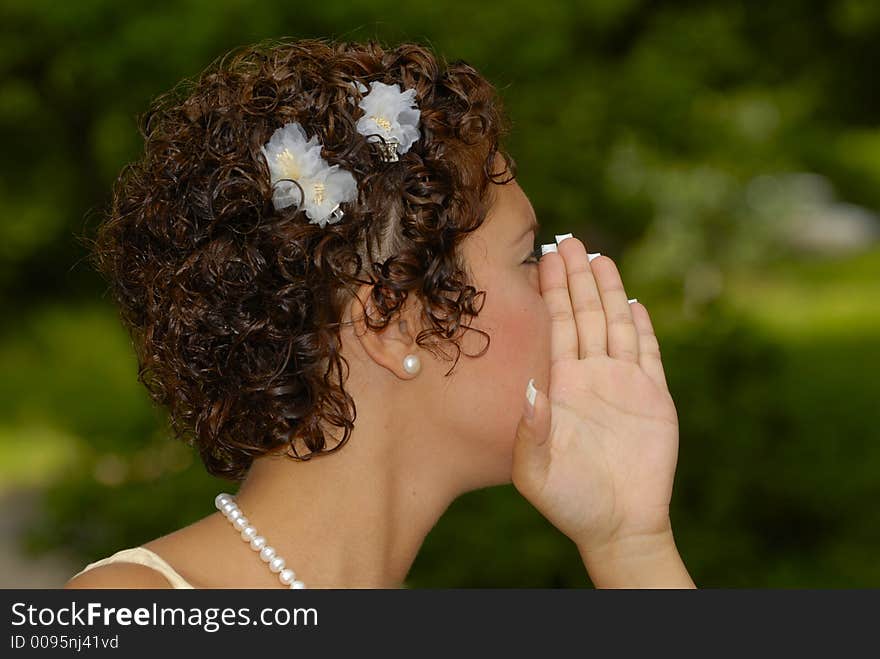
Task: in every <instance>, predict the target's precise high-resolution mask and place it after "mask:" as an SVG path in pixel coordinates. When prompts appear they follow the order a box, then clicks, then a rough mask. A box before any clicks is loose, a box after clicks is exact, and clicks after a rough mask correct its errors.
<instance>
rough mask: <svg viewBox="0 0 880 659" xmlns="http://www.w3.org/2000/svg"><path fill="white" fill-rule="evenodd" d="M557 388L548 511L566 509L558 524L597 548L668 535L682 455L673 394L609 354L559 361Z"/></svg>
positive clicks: (544, 491) (543, 485)
mask: <svg viewBox="0 0 880 659" xmlns="http://www.w3.org/2000/svg"><path fill="white" fill-rule="evenodd" d="M550 382H551V384H550V391H549V397H550V403H551V431H550V437H549V438H548V442H550V445H549V447H548V448H549V454H550V460H549V461H548V462H547V464H546V471H545V473H544V478H543V482H540V483H538V487H539V489H540V495H539V497H540V500H541V501H542V502H544V504H546V505H547V507H549V508H550V509H552V510H554V511H564V512H563V513H562V514H560V513H559V512H557V513H556V520H555V521H556V524H557V526H559V527H560V528H562V530H563V531H564V532H565V533H566V535H568V536H569V537H577V538H581V539H587V540H588V541H589V542H590V543H591V544H594V543H595V544H602V543H604V542H607V541H608V540H609V539H610V538H611V537H612V536H614V537H622V536H625V535H629V534H648V533H654V532H659V531H661V530H662V529H663V527H664V525H665V523H666V520H667V519H668V517H669V502H670V498H671V496H672V482H673V475H674V472H675V464H676V459H677V454H678V417H677V414H676V411H675V405H674V403H673V401H672V397H671V396H670V395H669V392H668V391H667V390H666V389H665V388H664V387H660V386H658V385H657V383H656V382H654V381H653V380H652V379H651V378H650V377H649V376H648V375H647V374H646V373H645V372H644V371H643V370H642V369H641V367H640V366H639V365H638V364H636V363H633V362H628V361H623V360H619V359H614V358H612V357H608V356H604V357H603V356H598V357H590V358H587V359H582V360H560V361H557V362H555V363H554V364H553V366H552V370H551V380H550ZM573 493H577V494H576V495H574V496H573ZM563 527H564V528H563Z"/></svg>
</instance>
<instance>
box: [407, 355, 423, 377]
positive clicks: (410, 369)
mask: <svg viewBox="0 0 880 659" xmlns="http://www.w3.org/2000/svg"><path fill="white" fill-rule="evenodd" d="M403 370H404V371H406V372H407V373H411V374H412V375H415V374H416V373H418V372H419V371H420V370H422V361H421V360H420V359H419V356H418V355H407V356H406V357H404V358H403Z"/></svg>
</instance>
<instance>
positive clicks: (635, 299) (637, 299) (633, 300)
mask: <svg viewBox="0 0 880 659" xmlns="http://www.w3.org/2000/svg"><path fill="white" fill-rule="evenodd" d="M638 301H639V298H637V297H634V298H633V299H632V300H627V302H629V303H630V304H632V303H633V302H638Z"/></svg>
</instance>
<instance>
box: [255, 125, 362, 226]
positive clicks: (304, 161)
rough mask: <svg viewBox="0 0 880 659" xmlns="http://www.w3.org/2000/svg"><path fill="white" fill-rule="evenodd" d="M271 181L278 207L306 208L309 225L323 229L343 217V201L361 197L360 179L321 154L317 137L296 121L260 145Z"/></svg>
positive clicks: (278, 130) (274, 200) (284, 126)
mask: <svg viewBox="0 0 880 659" xmlns="http://www.w3.org/2000/svg"><path fill="white" fill-rule="evenodd" d="M260 151H262V153H263V156H265V158H266V163H267V164H268V165H269V175H270V178H271V183H272V203H273V204H274V205H275V209H276V210H281V209H282V208H287V207H288V206H292V205H294V204H295V205H297V206H299V207H301V208H302V209H303V210H305V212H306V215H308V217H309V223H310V224H318V225H320V227H321V228H322V229H323V228H324V227H326V226H327V225H328V224H335V223H336V222H339V220H341V219H342V216H343V211H342V209H341V208H340V207H339V205H340V204H342V203H344V202H348V201H354V200H356V199H357V197H358V188H357V181H356V180H355V178H354V176H352V174H351V172H349V171H347V170H344V169H342V168H340V167H339V165H332V166H330V165H328V164H327V161H326V160H324V159H323V158H322V157H321V145H320V143H319V142H318V138H317V136H315V135H313V136H312V138H311V139H307V138H306V132H305V130H303V127H302V126H300V124H298V123H297V122H295V121H294V122H290V123H287V124H284V125H283V126H282V127H281V128H279V129H277V130H276V131H275V132H274V133H272V137H271V138H270V139H269V141H268V142H267V143H266V144H265V145H263V146H262V147H261V148H260Z"/></svg>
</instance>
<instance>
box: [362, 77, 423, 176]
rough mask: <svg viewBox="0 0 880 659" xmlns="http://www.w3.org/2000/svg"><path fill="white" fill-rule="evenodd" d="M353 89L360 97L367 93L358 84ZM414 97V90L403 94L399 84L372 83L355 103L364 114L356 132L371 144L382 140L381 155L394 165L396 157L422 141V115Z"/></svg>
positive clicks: (364, 88) (363, 87) (408, 90)
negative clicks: (420, 126)
mask: <svg viewBox="0 0 880 659" xmlns="http://www.w3.org/2000/svg"><path fill="white" fill-rule="evenodd" d="M356 86H357V88H358V90H359V91H360V92H361V93H363V92H364V91H366V90H367V88H366V87H365V86H364V85H363V84H362V83H360V82H358V83H357V85H356ZM415 96H416V90H415V89H407V90H406V91H403V92H402V91H400V85H398V84H394V85H386V84H385V83H383V82H379V81H374V82H371V83H370V91H369V93H368V94H367V95H366V96H364V97H363V98H362V99H361V101H360V103H358V107H359V108H361V109H362V110H363V111H364V114H363V116H362V117H361V118H360V119H358V121H357V124H356V126H355V128H356V129H357V131H358V132H359V133H360V134H361V135H365V136H367V139H368V141H370V142H381V139H382V138H384V139H385V141H386V143H387V146H386V150H385V152H384V154H383V155H384V158H385V160H386V161H389V162H395V161H397V160H398V154H404V153H406V152H407V151H409V149H410V147H411V146H412V145H413V143H414V142H415V141H416V140H417V139H419V137H421V133H420V132H419V118H420V117H421V111H420V110H419V109H418V107H417V105H416V102H415ZM380 136H381V137H380Z"/></svg>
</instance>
